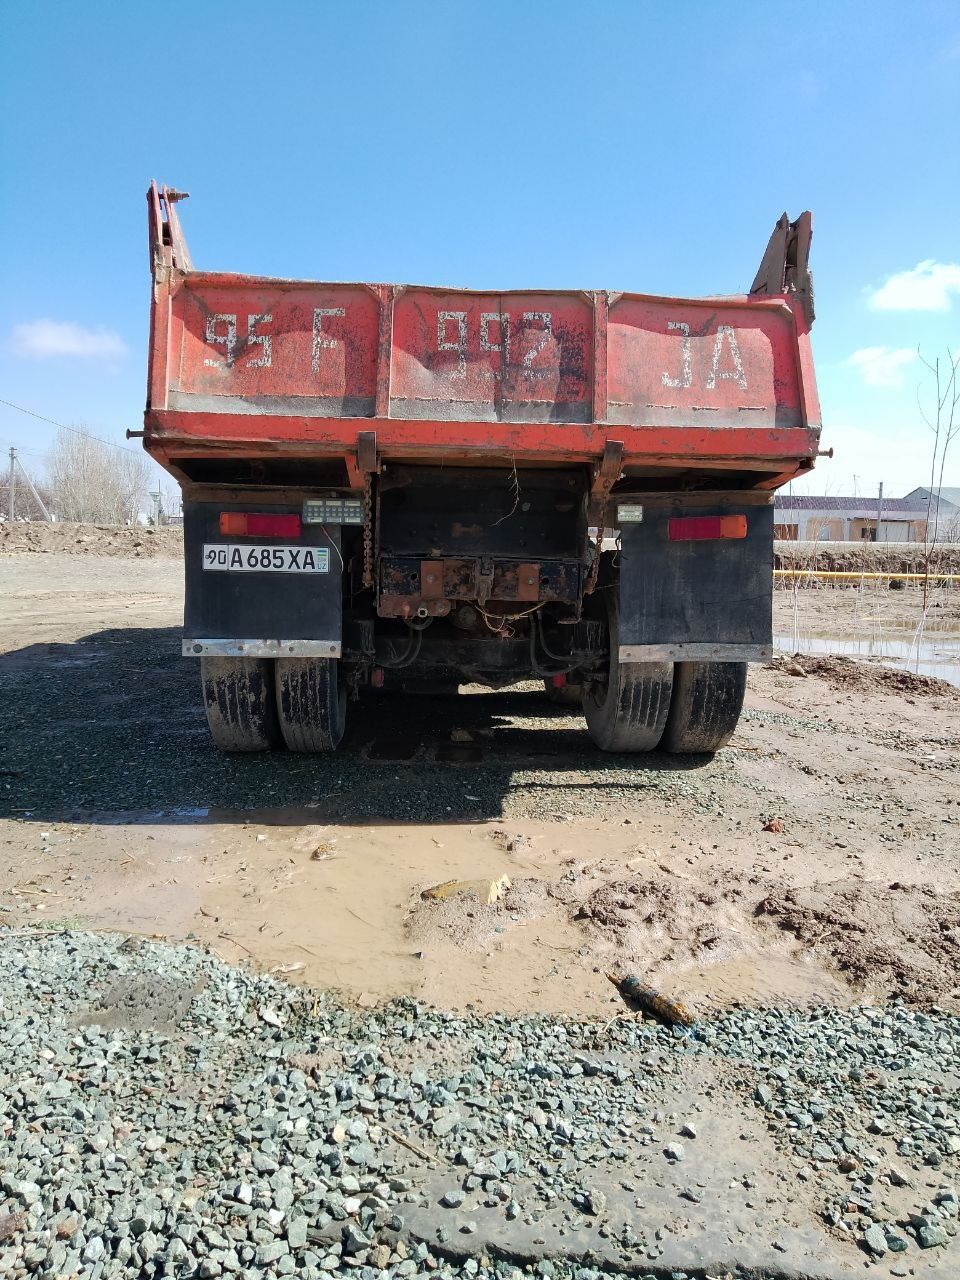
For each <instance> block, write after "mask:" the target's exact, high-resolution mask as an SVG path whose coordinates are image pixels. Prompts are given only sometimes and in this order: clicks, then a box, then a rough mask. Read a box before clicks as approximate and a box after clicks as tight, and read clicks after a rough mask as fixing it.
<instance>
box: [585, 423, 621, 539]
mask: <svg viewBox="0 0 960 1280" xmlns="http://www.w3.org/2000/svg"><path fill="white" fill-rule="evenodd" d="M622 468H623V441H622V440H608V441H607V442H606V443H605V444H604V446H603V457H602V458H601V459H600V462H599V464H598V465H597V466H596V467H594V469H593V479H592V480H591V482H590V519H591V523H596V521H597V520H598V519H600V517H601V515H602V513H603V508H604V507H605V506H606V504H607V499H608V498H609V497H610V490H611V489H612V488H613V486H614V485H615V484H616V483H617V481H618V480H619V479H620V472H621V470H622Z"/></svg>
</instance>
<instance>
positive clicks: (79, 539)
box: [0, 520, 183, 558]
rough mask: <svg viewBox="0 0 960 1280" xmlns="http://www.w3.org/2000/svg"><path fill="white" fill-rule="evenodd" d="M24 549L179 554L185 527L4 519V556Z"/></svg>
mask: <svg viewBox="0 0 960 1280" xmlns="http://www.w3.org/2000/svg"><path fill="white" fill-rule="evenodd" d="M24 552H27V553H29V552H38V553H41V554H51V553H53V552H59V553H60V554H61V555H63V554H66V555H87V556H133V557H140V556H142V557H145V558H150V557H160V556H163V557H167V556H170V557H176V556H180V555H182V554H183V530H182V529H178V528H173V527H172V526H163V527H162V528H159V529H157V528H154V527H153V526H150V525H147V526H144V525H103V524H71V523H69V522H68V521H65V520H64V521H57V522H56V523H55V524H50V523H48V522H47V521H46V520H15V521H13V522H11V521H9V520H3V521H0V555H18V554H22V553H24Z"/></svg>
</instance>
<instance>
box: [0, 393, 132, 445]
mask: <svg viewBox="0 0 960 1280" xmlns="http://www.w3.org/2000/svg"><path fill="white" fill-rule="evenodd" d="M0 404H5V405H6V406H7V408H8V409H16V410H17V412H18V413H25V414H26V415H27V416H28V417H30V418H37V419H38V420H39V421H40V422H49V423H50V425H51V426H52V427H59V428H60V430H61V431H72V432H73V434H74V435H75V436H86V438H87V439H88V440H99V442H100V443H101V444H105V445H107V446H108V447H109V448H111V449H120V450H122V452H123V453H138V452H139V450H138V449H130V448H128V446H127V445H125V444H116V443H114V441H113V440H104V438H103V436H95V435H94V434H93V432H92V431H83V430H81V429H80V427H68V426H67V425H66V423H64V422H57V421H56V419H55V418H45V417H44V415H43V414H42V413H34V412H33V410H32V409H25V408H24V407H23V405H22V404H14V403H13V401H12V400H0Z"/></svg>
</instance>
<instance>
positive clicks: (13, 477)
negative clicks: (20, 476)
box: [7, 445, 17, 521]
mask: <svg viewBox="0 0 960 1280" xmlns="http://www.w3.org/2000/svg"><path fill="white" fill-rule="evenodd" d="M16 499H17V451H16V449H14V447H13V445H11V446H10V497H9V499H8V502H7V506H8V508H9V515H10V519H11V521H12V520H13V515H14V504H15V503H16Z"/></svg>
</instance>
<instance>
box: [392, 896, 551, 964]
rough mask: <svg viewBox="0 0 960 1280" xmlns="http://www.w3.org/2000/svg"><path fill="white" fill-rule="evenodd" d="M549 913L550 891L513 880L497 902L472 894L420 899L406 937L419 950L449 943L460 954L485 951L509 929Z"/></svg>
mask: <svg viewBox="0 0 960 1280" xmlns="http://www.w3.org/2000/svg"><path fill="white" fill-rule="evenodd" d="M549 911H550V889H549V886H548V885H546V884H544V883H543V881H541V880H534V879H532V878H525V879H518V880H514V882H513V884H512V885H511V886H510V888H509V889H508V890H507V892H506V893H505V894H504V895H503V897H502V898H501V899H500V900H499V901H498V902H491V903H487V902H481V901H480V899H479V897H476V896H474V895H473V894H454V895H453V896H451V897H449V898H441V899H421V900H420V901H418V902H417V903H416V905H415V906H414V907H413V909H412V910H411V912H410V914H409V916H408V917H407V922H406V931H407V936H408V937H409V938H410V940H411V941H412V942H413V943H415V944H419V946H421V947H422V948H425V949H429V948H430V947H431V946H433V945H435V944H436V943H437V942H443V943H451V944H453V945H454V946H456V947H457V948H458V949H459V950H461V951H486V950H487V949H488V948H489V947H490V945H491V943H493V942H495V941H496V939H497V935H498V934H503V933H505V932H506V931H507V929H508V927H509V926H511V925H516V924H526V923H528V922H529V921H531V920H536V919H538V918H539V917H541V916H543V915H544V914H546V913H548V912H549Z"/></svg>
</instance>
